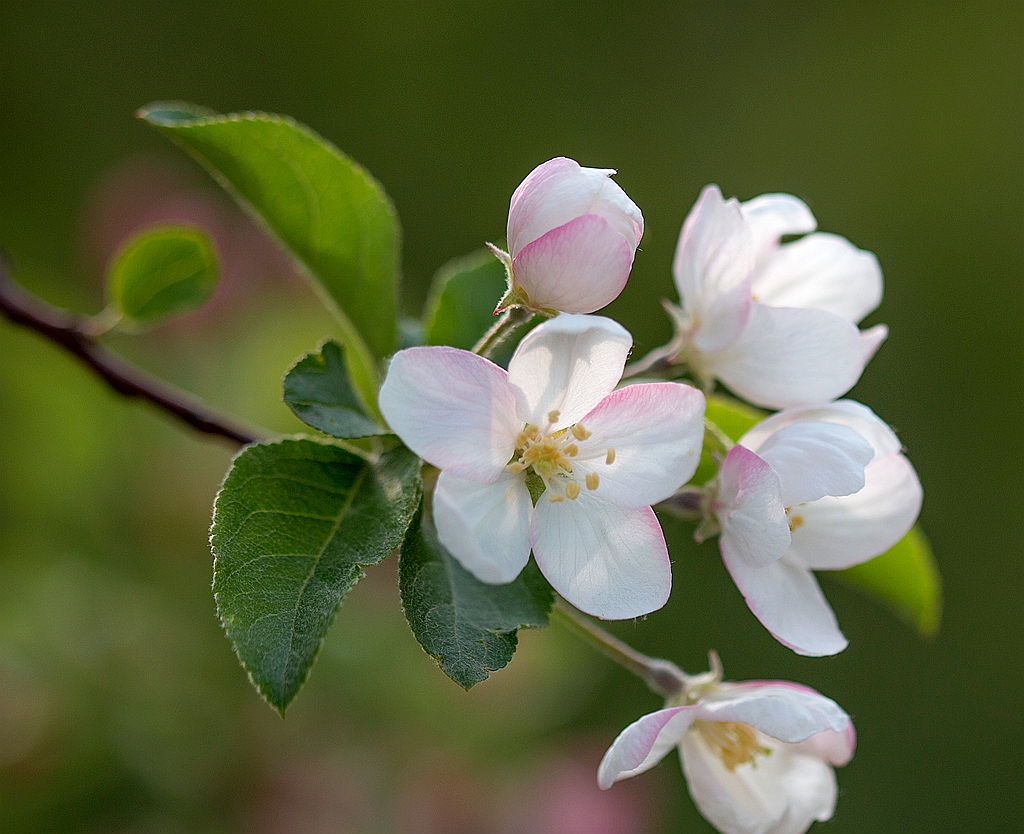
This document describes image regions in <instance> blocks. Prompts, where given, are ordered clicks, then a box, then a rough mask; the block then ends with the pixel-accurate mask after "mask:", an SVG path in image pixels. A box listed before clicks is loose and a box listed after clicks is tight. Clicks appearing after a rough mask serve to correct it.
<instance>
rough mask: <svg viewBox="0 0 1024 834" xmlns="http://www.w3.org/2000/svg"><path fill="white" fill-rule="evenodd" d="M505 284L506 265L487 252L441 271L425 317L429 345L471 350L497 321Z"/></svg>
mask: <svg viewBox="0 0 1024 834" xmlns="http://www.w3.org/2000/svg"><path fill="white" fill-rule="evenodd" d="M506 284H507V279H506V277H505V267H504V265H503V264H502V263H501V261H499V260H498V259H497V258H496V257H494V255H492V254H491V253H490V252H489V251H488V250H486V249H481V250H480V251H478V252H474V253H473V254H472V255H467V256H466V257H464V258H456V259H455V260H453V261H449V262H448V263H447V264H445V265H444V266H443V267H441V269H439V270H438V271H437V274H436V275H435V276H434V281H433V283H432V284H431V287H430V295H429V296H428V297H427V303H426V306H425V311H426V312H425V313H424V315H423V327H424V331H425V333H426V337H427V344H428V345H451V346H452V347H457V348H462V349H463V350H472V348H473V346H474V345H475V344H476V343H477V342H478V341H479V340H480V337H481V336H483V335H484V333H486V332H487V331H488V330H489V329H490V327H491V325H492V324H494V322H495V321H496V320H497V319H496V318H495V317H494V308H495V307H496V306H497V304H498V302H499V301H500V300H501V297H502V295H503V294H504V293H505V287H506Z"/></svg>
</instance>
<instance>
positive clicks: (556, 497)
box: [547, 487, 579, 504]
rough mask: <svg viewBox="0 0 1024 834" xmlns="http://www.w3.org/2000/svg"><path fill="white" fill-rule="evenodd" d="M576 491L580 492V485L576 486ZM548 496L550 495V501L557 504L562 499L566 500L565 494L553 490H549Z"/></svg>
mask: <svg viewBox="0 0 1024 834" xmlns="http://www.w3.org/2000/svg"><path fill="white" fill-rule="evenodd" d="M576 491H577V492H579V487H577V488H576ZM547 496H548V501H550V502H551V503H552V504H557V503H559V502H560V501H564V500H565V496H564V495H555V494H554V493H553V492H551V490H548V492H547Z"/></svg>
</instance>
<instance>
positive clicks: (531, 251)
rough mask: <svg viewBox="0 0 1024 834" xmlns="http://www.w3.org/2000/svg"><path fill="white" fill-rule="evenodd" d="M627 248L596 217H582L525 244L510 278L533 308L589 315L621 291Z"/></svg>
mask: <svg viewBox="0 0 1024 834" xmlns="http://www.w3.org/2000/svg"><path fill="white" fill-rule="evenodd" d="M632 265H633V250H632V249H631V248H630V246H629V244H628V242H627V241H626V239H625V238H624V237H623V236H622V235H621V234H618V233H617V232H615V231H614V230H613V228H612V225H611V223H610V222H609V221H608V220H607V219H605V218H604V217H602V216H601V215H599V214H584V215H582V216H580V217H577V218H574V219H572V220H570V221H569V222H568V223H565V224H564V225H562V226H559V227H558V228H556V229H552V230H551V231H550V232H548V233H547V234H545V235H543V236H541V237H540V238H538V239H537V240H534V241H532V242H531V243H529V244H528V245H527V246H526V247H525V248H523V249H522V250H521V251H520V252H519V253H518V254H517V255H515V256H514V257H513V259H512V276H513V281H514V284H515V286H516V288H518V289H521V290H522V294H525V296H526V300H527V302H528V303H529V305H530V306H531V307H533V308H534V309H542V308H543V309H551V310H562V311H564V312H566V313H592V312H594V310H599V309H601V308H602V307H605V306H607V305H608V304H610V303H611V302H612V301H614V300H615V298H616V297H617V296H618V294H619V293H620V292H622V288H623V287H624V286H625V285H626V280H627V279H628V278H629V270H630V267H631V266H632Z"/></svg>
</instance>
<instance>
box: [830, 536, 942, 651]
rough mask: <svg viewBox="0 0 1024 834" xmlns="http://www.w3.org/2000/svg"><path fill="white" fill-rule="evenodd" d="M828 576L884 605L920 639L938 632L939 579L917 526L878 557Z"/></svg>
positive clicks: (929, 548)
mask: <svg viewBox="0 0 1024 834" xmlns="http://www.w3.org/2000/svg"><path fill="white" fill-rule="evenodd" d="M832 575H833V576H836V577H837V578H839V579H840V580H842V581H843V582H845V583H846V584H847V585H851V586H853V587H854V588H857V589H859V590H861V591H864V592H865V593H867V594H868V595H870V596H873V597H875V598H876V599H878V600H880V601H881V602H883V603H885V604H886V605H888V606H889V607H890V608H891V609H892V610H893V611H895V612H896V613H897V614H899V616H900V617H902V618H903V619H904V620H906V621H907V622H908V623H910V624H911V625H912V626H913V627H914V628H916V629H917V631H918V633H919V634H921V635H922V636H923V637H934V636H935V634H936V633H938V630H939V623H940V622H941V620H942V577H941V575H940V574H939V568H938V565H937V564H936V563H935V557H934V555H933V554H932V548H931V544H929V542H928V537H927V536H925V534H924V532H923V531H922V530H921V528H920V527H917V526H914V527H912V528H911V529H910V532H909V533H907V535H905V536H904V537H903V538H902V539H900V540H899V541H898V542H897V543H896V544H895V545H893V546H892V547H891V548H890V549H889V550H887V551H886V552H885V553H883V554H882V555H881V556H876V557H875V558H874V559H871V560H870V561H867V562H864V563H863V564H860V565H854V566H853V567H852V568H846V569H845V570H841V571H835V572H834V573H833V574H832Z"/></svg>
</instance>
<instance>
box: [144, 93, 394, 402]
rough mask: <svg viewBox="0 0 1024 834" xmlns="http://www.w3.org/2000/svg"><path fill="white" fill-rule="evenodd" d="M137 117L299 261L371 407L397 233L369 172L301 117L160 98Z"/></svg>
mask: <svg viewBox="0 0 1024 834" xmlns="http://www.w3.org/2000/svg"><path fill="white" fill-rule="evenodd" d="M139 116H140V117H141V118H143V119H145V120H146V121H147V122H149V123H150V124H152V125H154V126H155V127H156V128H158V129H159V130H161V131H162V132H163V133H165V134H167V135H168V136H170V137H171V138H172V139H173V140H174V141H176V142H177V143H178V144H180V145H181V146H182V147H184V148H185V149H186V150H187V151H188V152H189V153H191V154H192V155H193V156H194V157H195V158H196V159H197V160H198V161H199V162H200V163H202V164H203V165H204V166H205V167H206V168H207V169H208V170H209V171H210V172H211V173H212V174H213V176H214V177H215V178H216V179H217V180H218V181H219V182H220V183H221V185H223V186H224V187H225V188H226V189H227V190H228V191H229V192H231V193H232V194H233V195H234V196H235V198H236V199H237V200H238V201H239V202H240V203H241V205H242V206H243V207H244V208H246V209H247V210H248V211H250V212H251V213H252V214H253V215H254V216H255V217H256V218H257V219H258V220H259V221H261V222H262V223H263V225H264V226H265V227H266V228H267V229H268V230H269V231H270V232H271V233H273V234H274V235H275V236H276V237H277V239H278V240H279V241H280V242H281V243H282V244H283V245H284V247H285V248H286V249H287V250H288V251H289V252H290V253H291V254H292V255H293V256H294V257H295V259H296V260H297V261H298V263H299V264H300V265H301V266H302V267H303V268H304V271H305V272H306V274H307V277H309V278H310V280H311V281H312V282H313V285H314V287H316V288H317V289H318V290H319V291H320V294H321V296H322V297H323V298H324V301H325V302H326V303H327V305H328V307H330V308H331V309H332V310H333V311H334V313H335V314H336V315H337V316H338V320H339V322H340V324H341V335H342V339H343V342H344V344H345V348H346V351H347V354H346V358H347V361H348V362H349V369H350V370H351V372H352V379H353V382H354V384H355V386H356V389H357V390H358V391H359V393H360V396H361V397H362V398H363V400H364V403H365V404H366V405H367V406H368V407H369V408H370V409H371V410H374V411H375V409H376V407H377V403H376V391H377V386H378V382H379V379H378V376H377V369H376V365H375V362H374V357H378V358H379V357H384V356H387V355H388V354H390V353H391V352H392V351H394V349H395V345H396V328H397V325H396V318H397V313H398V280H399V246H400V233H399V228H398V218H397V215H396V214H395V209H394V206H393V205H392V204H391V201H390V200H389V199H388V197H387V195H386V194H385V193H384V190H383V189H382V188H381V186H380V185H379V184H378V183H377V181H376V180H374V179H373V177H372V176H370V174H369V173H368V172H367V171H366V170H365V169H363V168H362V167H360V166H359V165H357V164H356V163H355V162H353V161H352V160H351V159H349V158H348V157H347V156H345V155H344V154H342V153H341V152H340V151H339V150H338V149H337V148H335V147H334V146H333V145H331V144H330V143H329V142H327V141H326V140H325V139H323V138H321V137H320V136H318V135H317V134H316V133H314V132H313V131H312V130H310V129H309V128H308V127H306V126H305V125H301V124H299V123H297V122H295V121H294V120H292V119H289V118H287V117H284V116H275V115H271V114H267V113H240V114H231V115H227V116H224V115H218V114H215V113H211V112H210V111H209V110H205V109H203V108H197V107H195V106H194V105H190V104H181V103H174V102H161V103H157V104H151V105H149V106H148V107H144V108H143V109H142V110H140V111H139Z"/></svg>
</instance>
